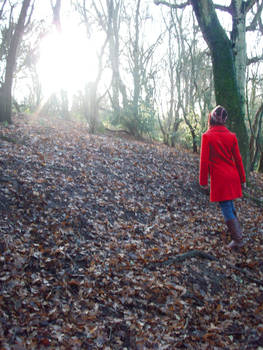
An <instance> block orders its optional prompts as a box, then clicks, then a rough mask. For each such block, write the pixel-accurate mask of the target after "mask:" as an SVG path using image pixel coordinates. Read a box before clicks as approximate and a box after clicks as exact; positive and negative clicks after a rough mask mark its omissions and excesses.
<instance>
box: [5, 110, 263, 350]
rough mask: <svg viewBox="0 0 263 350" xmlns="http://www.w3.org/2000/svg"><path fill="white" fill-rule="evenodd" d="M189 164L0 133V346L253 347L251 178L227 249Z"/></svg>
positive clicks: (17, 125)
mask: <svg viewBox="0 0 263 350" xmlns="http://www.w3.org/2000/svg"><path fill="white" fill-rule="evenodd" d="M198 163H199V159H198V155H193V154H192V153H191V152H187V151H185V150H182V149H180V148H174V149H171V148H168V147H166V146H164V145H160V144H153V143H144V142H139V141H135V140H130V139H129V140H128V139H124V138H118V137H113V136H110V135H104V136H102V135H101V136H99V135H97V136H91V135H89V134H88V133H87V130H86V128H85V127H81V126H78V125H74V124H70V123H65V122H64V121H61V122H60V124H59V123H57V125H55V124H54V121H48V120H45V119H41V120H37V119H34V118H29V117H23V118H22V117H21V118H20V119H15V120H14V124H13V125H12V126H9V127H5V126H3V125H2V126H1V127H0V232H1V235H0V249H1V254H0V266H1V270H0V320H1V324H0V349H3V350H8V349H14V350H23V349H31V350H32V349H62V350H63V349H108V350H110V349H114V350H117V349H118V350H125V349H138V350H143V349H153V350H154V349H156V350H161V349H172V350H173V349H193V350H199V349H200V350H205V349H206V350H208V349H213V350H216V349H227V350H231V349H233V350H240V349H241V350H243V349H244V350H245V349H253V350H255V349H258V350H260V349H263V210H262V207H260V203H261V202H262V197H263V177H262V174H256V173H253V174H251V178H250V182H251V187H249V188H247V189H246V195H245V196H244V198H242V199H239V200H236V201H235V204H236V208H237V211H238V216H239V217H240V221H241V222H242V224H243V227H244V234H245V237H246V239H247V243H246V245H245V247H244V248H242V249H241V250H240V251H239V252H230V251H229V250H228V249H227V247H226V245H227V243H228V242H229V240H230V237H229V235H228V233H227V232H226V230H225V225H224V222H223V218H222V215H221V212H220V209H219V208H218V206H217V205H216V204H214V203H210V202H209V197H208V195H207V194H205V193H203V192H202V191H201V190H200V189H199V186H198ZM251 196H252V197H253V198H254V199H253V200H252V199H251ZM255 197H256V198H257V199H258V200H257V201H255Z"/></svg>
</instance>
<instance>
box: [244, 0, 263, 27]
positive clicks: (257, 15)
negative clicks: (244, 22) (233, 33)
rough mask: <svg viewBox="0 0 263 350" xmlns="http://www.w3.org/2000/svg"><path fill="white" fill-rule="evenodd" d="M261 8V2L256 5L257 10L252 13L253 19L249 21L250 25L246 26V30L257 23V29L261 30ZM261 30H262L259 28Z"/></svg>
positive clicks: (262, 6) (262, 7)
mask: <svg viewBox="0 0 263 350" xmlns="http://www.w3.org/2000/svg"><path fill="white" fill-rule="evenodd" d="M262 9H263V2H262V3H261V4H260V5H259V6H258V8H257V11H256V13H255V15H254V18H253V20H252V21H251V23H250V25H249V26H247V28H246V31H247V32H248V31H253V30H255V29H256V27H257V24H258V25H259V29H260V30H261V29H262V28H261V25H262V22H261V14H262ZM261 31H262V30H261Z"/></svg>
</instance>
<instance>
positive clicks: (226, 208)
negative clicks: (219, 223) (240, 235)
mask: <svg viewBox="0 0 263 350" xmlns="http://www.w3.org/2000/svg"><path fill="white" fill-rule="evenodd" d="M219 205H220V207H221V210H222V213H223V215H224V218H225V221H229V220H232V219H234V218H235V217H236V214H235V212H236V211H235V208H234V203H233V201H223V202H219Z"/></svg>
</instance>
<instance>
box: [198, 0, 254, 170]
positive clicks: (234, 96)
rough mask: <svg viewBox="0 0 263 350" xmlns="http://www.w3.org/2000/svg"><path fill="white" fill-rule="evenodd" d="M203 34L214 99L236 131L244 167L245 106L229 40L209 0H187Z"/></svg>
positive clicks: (246, 150) (245, 156)
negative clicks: (211, 71)
mask: <svg viewBox="0 0 263 350" xmlns="http://www.w3.org/2000/svg"><path fill="white" fill-rule="evenodd" d="M191 3H192V6H193V9H194V12H195V15H196V18H197V21H198V23H199V26H200V28H201V31H202V33H203V37H204V39H205V41H206V42H207V45H208V47H209V49H210V52H211V56H212V63H213V74H214V88H215V97H216V103H217V104H220V105H223V106H224V107H225V108H226V109H227V111H228V114H229V119H228V126H229V127H230V129H231V130H232V131H234V132H235V133H236V134H237V137H238V139H239V146H240V151H241V154H242V157H243V162H244V165H245V168H246V169H247V170H248V166H249V152H248V150H249V145H248V135H247V130H246V126H245V121H244V119H245V106H244V99H243V97H242V91H240V87H239V83H238V81H237V80H238V78H239V77H238V76H237V70H236V67H235V63H236V61H235V58H234V54H233V48H232V43H231V41H230V40H229V39H228V37H227V35H226V32H225V31H224V29H223V28H222V26H221V25H220V23H219V20H218V17H217V15H216V11H215V8H214V5H213V2H212V1H211V0H191Z"/></svg>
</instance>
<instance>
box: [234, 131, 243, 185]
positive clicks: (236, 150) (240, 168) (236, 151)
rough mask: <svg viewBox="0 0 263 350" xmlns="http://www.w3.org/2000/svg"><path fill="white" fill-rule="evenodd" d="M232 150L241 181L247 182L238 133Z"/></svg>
mask: <svg viewBox="0 0 263 350" xmlns="http://www.w3.org/2000/svg"><path fill="white" fill-rule="evenodd" d="M232 152H233V158H234V161H235V164H236V167H237V170H238V173H239V177H240V181H241V183H244V182H246V174H245V170H244V166H243V162H242V158H241V155H240V151H239V147H238V142H237V137H236V135H234V145H233V150H232Z"/></svg>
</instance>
